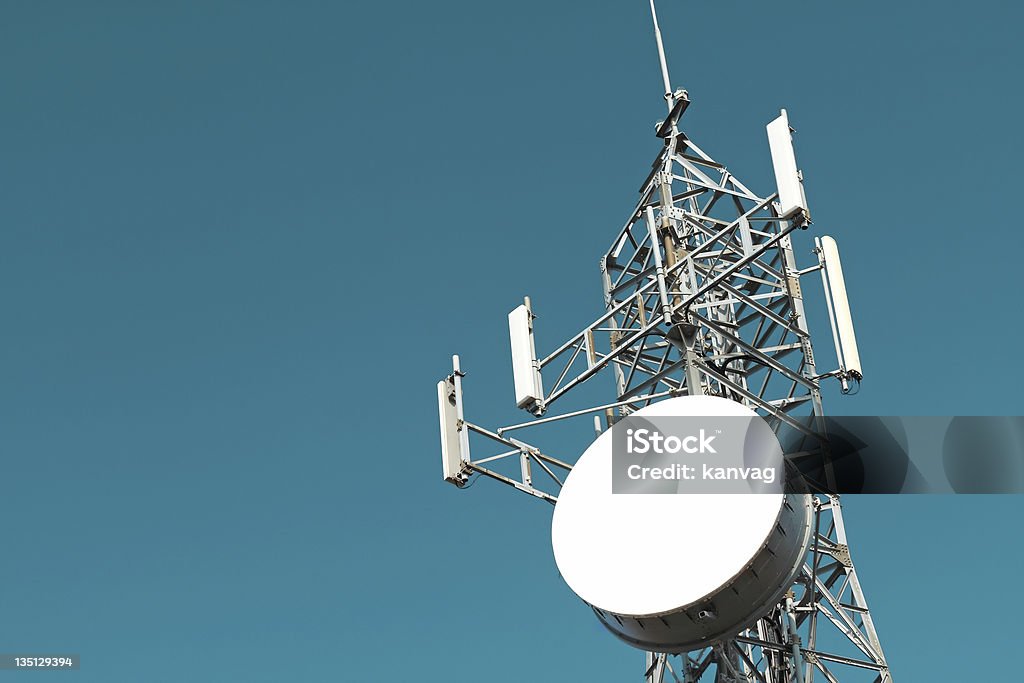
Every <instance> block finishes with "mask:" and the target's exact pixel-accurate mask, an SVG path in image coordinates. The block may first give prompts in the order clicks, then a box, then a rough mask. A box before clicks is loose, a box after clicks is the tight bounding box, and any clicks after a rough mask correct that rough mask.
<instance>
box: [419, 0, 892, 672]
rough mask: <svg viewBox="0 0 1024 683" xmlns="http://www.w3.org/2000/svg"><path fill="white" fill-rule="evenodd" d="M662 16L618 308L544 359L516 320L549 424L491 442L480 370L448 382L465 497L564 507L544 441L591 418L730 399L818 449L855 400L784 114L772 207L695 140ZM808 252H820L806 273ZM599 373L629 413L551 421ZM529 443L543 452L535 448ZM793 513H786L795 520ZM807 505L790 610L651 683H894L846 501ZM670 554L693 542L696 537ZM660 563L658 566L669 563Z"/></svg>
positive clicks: (590, 413)
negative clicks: (511, 496) (799, 252)
mask: <svg viewBox="0 0 1024 683" xmlns="http://www.w3.org/2000/svg"><path fill="white" fill-rule="evenodd" d="M651 15H652V18H653V20H654V33H655V39H656V43H657V48H658V57H659V61H660V66H661V74H662V78H663V81H664V86H665V92H666V94H665V100H666V103H667V108H668V114H667V117H666V118H665V120H664V121H663V122H660V123H659V124H658V126H657V129H656V134H657V137H658V138H660V139H661V140H662V141H663V142H664V145H663V147H662V149H661V151H660V152H659V153H658V155H657V157H656V158H655V160H654V163H653V164H652V169H651V171H650V174H649V175H648V176H647V178H646V179H645V180H644V182H643V184H642V186H641V190H640V199H639V201H638V202H637V204H636V205H635V206H634V208H633V210H632V212H631V213H630V214H629V218H628V220H627V221H626V223H625V225H624V226H623V227H622V229H621V230H620V231H619V233H618V234H617V235H616V236H615V238H614V240H613V241H612V243H611V245H610V247H609V249H608V251H607V253H606V254H605V256H604V257H603V258H602V259H601V276H602V280H603V283H604V303H605V311H604V313H603V314H601V315H600V316H599V317H598V318H597V319H596V320H594V321H593V322H591V323H590V324H589V325H587V326H586V327H584V328H583V329H582V330H580V331H579V332H578V333H577V334H576V335H574V336H573V337H572V338H570V339H568V340H566V341H565V342H564V343H562V344H560V345H559V346H557V347H556V348H555V349H554V350H552V351H551V352H550V353H548V354H547V355H545V356H538V355H537V352H536V344H535V341H534V329H533V328H534V316H533V311H532V305H531V302H530V300H529V299H528V298H527V299H526V300H525V302H524V303H523V304H522V305H521V306H519V307H517V308H516V309H515V310H513V311H512V312H511V313H510V314H509V316H508V318H509V332H510V338H511V347H512V361H513V380H514V388H515V397H516V404H517V406H518V407H519V408H522V409H524V410H525V411H527V412H528V413H530V414H532V418H531V419H529V420H528V421H525V422H519V423H516V424H511V425H507V426H503V427H500V428H497V429H493V430H492V429H487V428H485V427H482V426H479V425H476V424H473V423H472V422H470V421H468V420H467V419H466V416H465V414H464V404H463V373H462V370H461V368H460V366H459V359H458V357H457V356H456V357H454V369H453V372H452V374H451V375H450V376H448V377H447V378H446V379H444V380H442V381H441V382H440V383H439V384H438V403H439V410H440V420H441V446H442V461H443V469H444V478H445V479H446V480H447V481H449V482H451V483H452V484H455V485H456V486H458V487H460V488H461V487H463V486H465V485H466V484H467V482H468V481H469V480H470V479H471V478H472V477H476V476H486V477H490V478H493V479H496V480H498V481H500V482H503V483H505V484H507V485H509V486H511V487H514V488H515V489H517V490H519V491H521V492H524V493H527V494H529V495H531V496H533V497H536V498H539V499H541V500H545V501H548V502H549V503H553V504H556V503H557V500H558V495H559V491H560V489H561V487H562V486H563V484H564V482H565V481H566V477H567V476H568V475H569V473H570V471H571V470H572V468H573V465H572V464H571V463H570V462H569V459H567V458H565V457H556V455H554V454H551V453H549V452H547V451H546V450H545V449H543V448H542V446H541V445H540V444H541V443H542V441H543V438H542V432H544V431H545V430H548V429H552V428H557V426H558V425H559V424H561V422H562V421H564V420H572V419H579V418H583V419H587V418H588V417H591V418H592V419H593V421H594V429H595V431H596V432H597V434H598V435H600V434H601V433H602V432H603V431H604V430H606V429H608V428H609V427H610V426H611V425H613V424H614V423H615V422H616V421H617V420H619V419H621V418H622V417H624V416H627V415H631V414H633V413H634V412H636V411H638V410H641V409H643V408H645V407H646V406H651V405H652V404H655V403H657V402H659V401H661V400H663V399H667V398H672V397H677V396H695V395H704V396H713V397H719V398H725V399H729V400H731V401H735V402H738V403H740V404H742V405H743V406H746V407H747V408H750V409H752V410H754V411H756V413H757V414H758V415H760V416H761V417H763V418H764V419H765V420H766V421H767V422H768V423H769V424H770V425H773V426H775V427H776V428H778V427H782V426H784V427H785V428H786V429H788V430H791V431H792V432H793V433H797V434H800V435H801V436H802V437H803V438H804V440H805V443H807V442H817V443H821V444H824V443H825V441H824V435H823V430H824V421H823V419H821V418H822V416H823V411H822V401H821V392H820V386H821V383H822V382H823V381H837V382H839V383H840V385H841V387H842V389H843V391H844V393H845V392H847V391H848V390H849V388H850V386H851V383H858V382H859V381H860V380H861V378H862V374H861V367H860V359H859V355H858V352H857V344H856V339H855V337H854V332H853V325H852V321H851V317H850V312H849V304H848V302H847V297H846V289H845V283H844V279H843V274H842V268H841V265H840V262H839V253H838V249H837V248H836V243H835V241H834V240H833V239H832V238H830V237H825V236H822V237H818V238H815V239H814V247H813V250H812V249H811V248H810V247H811V245H810V244H809V243H808V241H807V239H806V237H804V235H806V233H805V232H803V231H804V230H806V229H807V228H808V227H809V226H810V213H809V211H808V209H807V202H806V199H805V197H804V190H803V185H802V177H801V175H800V172H799V171H798V170H797V166H796V159H795V155H794V152H793V146H792V137H791V133H792V129H791V128H790V125H789V121H788V118H787V115H786V112H785V110H783V111H782V112H781V115H780V116H779V117H778V118H776V119H775V120H773V121H772V122H770V123H769V124H768V125H767V133H768V140H769V146H770V149H771V156H772V163H773V166H774V171H775V177H776V184H777V189H776V192H775V193H773V194H770V195H768V196H763V197H762V196H759V195H757V194H755V193H754V192H752V191H751V190H750V189H748V188H747V187H746V186H745V185H744V184H743V183H742V182H740V180H739V179H738V178H736V177H735V176H734V175H733V174H732V173H731V172H730V171H729V170H727V169H726V167H725V166H723V165H722V164H720V163H718V162H716V161H715V160H714V159H712V158H711V157H710V156H709V155H708V154H706V153H705V152H704V151H703V150H702V149H701V148H700V147H698V146H697V144H696V143H694V142H693V141H692V140H691V139H690V138H689V137H688V136H687V135H686V134H685V133H683V132H682V131H681V130H680V121H681V119H682V117H683V114H684V113H685V111H686V109H687V107H688V106H689V104H690V100H689V98H688V95H687V93H686V91H685V90H681V89H680V90H673V89H672V86H671V81H670V79H669V73H668V66H667V61H666V58H665V51H664V47H663V43H662V38H661V30H660V28H659V26H658V19H657V14H656V12H655V8H654V3H653V0H651ZM794 241H796V242H798V243H801V242H802V243H803V244H805V245H806V248H807V251H806V252H803V253H808V252H810V253H813V254H815V256H816V258H815V260H814V261H813V262H812V263H811V264H809V265H808V266H807V267H804V268H802V269H801V268H800V266H799V265H798V263H797V259H796V256H795V254H794ZM808 277H813V278H814V279H817V278H819V277H820V279H821V282H822V285H823V287H824V292H825V301H826V306H827V314H828V315H829V320H830V323H831V326H832V332H833V338H834V343H835V350H836V356H837V361H838V363H837V367H836V368H835V369H833V370H829V371H826V372H821V371H820V369H819V364H818V363H816V361H815V356H814V351H813V348H812V345H811V337H810V333H809V331H808V327H807V318H806V315H805V311H804V299H803V295H802V287H806V286H807V282H806V279H807V278H808ZM597 375H605V376H610V377H611V378H612V379H613V381H614V386H615V389H616V393H615V395H614V397H611V398H612V400H609V401H607V402H604V403H601V404H599V405H586V406H585V407H582V408H579V409H576V408H571V409H570V410H568V411H567V412H562V413H559V414H549V411H550V410H551V409H552V408H553V407H554V406H555V404H562V403H563V399H564V398H565V397H566V396H569V395H574V396H576V395H578V394H579V392H576V393H574V390H576V389H577V388H578V387H579V386H580V385H581V384H583V383H584V382H587V381H588V380H591V379H592V378H594V377H595V376H597ZM565 403H568V401H565ZM527 430H529V431H530V437H529V438H530V440H529V441H527V440H525V438H526V437H524V438H518V437H519V436H521V435H522V434H523V432H524V431H527ZM534 434H536V437H535V436H534ZM470 435H473V441H474V444H475V445H474V448H473V452H474V453H475V452H476V450H477V449H478V448H479V447H480V445H485V446H487V447H488V448H487V454H486V455H485V456H483V457H479V458H474V457H473V456H471V449H470ZM825 478H826V479H829V477H828V473H827V472H826V473H825ZM793 500H795V499H790V500H789V501H788V502H786V507H788V508H790V509H791V510H792V509H793V506H792V505H790V503H791V502H792V501H793ZM801 500H803V501H805V502H806V508H807V510H808V512H807V516H806V522H805V523H804V527H806V533H805V535H804V536H803V537H802V538H803V541H802V545H799V546H798V547H796V552H798V553H799V554H798V555H796V557H797V558H798V559H797V564H796V565H795V566H794V571H793V572H791V573H790V575H791V576H792V580H790V581H788V583H787V584H786V585H780V586H779V587H778V588H779V590H778V591H777V592H776V593H775V594H774V595H779V594H781V596H782V597H781V598H778V599H774V596H773V600H774V602H771V603H770V604H765V605H763V607H762V608H760V614H759V615H758V616H756V617H755V618H754V619H752V620H751V619H745V620H744V621H743V623H736V624H735V626H734V628H733V627H731V626H730V624H729V623H728V622H727V623H724V624H723V623H719V624H718V625H717V626H716V628H717V629H718V631H714V629H710V630H709V629H708V628H705V629H704V631H703V632H709V633H710V632H712V631H714V632H716V633H717V632H721V629H722V627H723V626H724V628H725V629H726V631H727V632H728V635H727V636H724V637H718V636H716V637H713V638H709V639H708V640H707V642H701V643H699V645H698V646H696V647H693V648H692V649H688V650H686V651H676V650H673V649H671V648H656V647H653V646H651V647H650V648H649V649H650V650H651V651H648V652H646V668H645V672H644V676H645V681H646V682H647V683H663V682H665V681H676V682H678V683H696V682H697V681H712V680H713V681H715V682H716V683H738V682H740V681H744V682H747V681H759V682H760V683H789V682H796V683H812V681H814V680H819V681H827V682H828V683H837V682H840V681H841V682H843V683H847V682H848V681H866V682H868V681H876V682H878V683H889V682H890V681H891V680H892V679H891V677H890V674H889V669H888V665H887V664H886V660H885V656H884V654H883V652H882V646H881V644H880V643H879V639H878V635H877V634H876V632H875V627H874V623H873V621H872V618H871V613H870V612H869V610H868V605H867V602H866V600H865V597H864V591H863V590H862V588H861V585H860V581H859V579H858V576H857V572H856V568H855V566H854V563H853V560H852V556H851V553H850V547H849V543H848V541H847V537H846V530H845V527H844V524H843V514H842V508H841V506H840V500H839V496H838V495H834V494H829V493H816V494H813V495H807V496H805V497H804V498H803V499H801ZM798 507H799V506H798ZM669 542H671V543H677V544H679V543H681V544H686V543H687V538H686V536H685V535H681V537H680V538H675V539H666V543H669ZM792 542H796V543H800V541H791V543H792ZM688 550H689V551H690V553H691V555H692V557H693V558H694V561H695V562H700V561H702V559H701V547H692V548H689V549H688ZM768 550H769V551H770V548H769V549H768ZM801 558H802V559H801ZM650 561H651V562H657V561H658V559H657V553H654V554H652V556H651V559H650ZM750 575H752V577H751V576H750ZM744 579H749V580H752V581H754V580H761V581H763V580H765V579H764V578H763V577H761V576H759V575H758V574H757V573H756V569H755V567H754V561H753V560H751V563H750V564H749V566H748V567H747V568H745V569H744V576H738V577H733V578H732V579H730V582H731V583H729V582H727V583H725V584H724V587H723V588H722V589H721V590H722V591H725V590H726V589H729V588H731V587H733V588H734V586H735V584H736V582H739V581H742V580H744ZM736 594H737V595H739V594H740V593H739V592H738V591H737V592H736ZM695 604H696V603H695ZM701 604H702V605H703V606H702V607H701V608H700V609H699V610H698V609H688V608H681V609H680V612H679V615H678V617H670V618H672V619H675V618H678V619H680V620H683V621H688V622H692V623H690V624H689V625H688V628H691V629H701V628H704V627H707V626H708V623H710V621H712V620H714V619H716V618H719V617H720V616H721V618H723V619H724V618H725V616H724V615H719V614H717V613H716V610H715V608H714V607H713V606H710V607H708V605H711V604H712V603H711V602H709V601H708V600H705V601H704V602H703V603H701ZM592 607H593V606H592ZM594 612H595V614H597V616H598V618H600V619H601V620H602V622H603V623H605V625H606V626H608V627H609V630H611V631H612V632H613V633H615V634H616V635H618V636H619V637H620V638H623V639H624V640H627V642H630V643H631V644H633V645H635V646H638V647H639V646H640V645H638V643H642V642H644V638H643V637H640V638H639V639H632V640H630V639H628V638H626V637H624V636H623V634H624V633H643V632H644V629H646V628H649V627H650V625H651V624H652V623H654V622H653V620H655V619H659V618H660V619H661V621H662V623H663V624H664V627H665V628H666V629H669V630H671V628H674V626H672V625H671V624H670V622H669V621H666V618H661V617H657V615H654V616H652V617H650V618H647V617H643V618H636V619H632V618H631V617H624V616H622V615H616V614H607V613H603V612H602V611H601V610H599V609H597V608H596V607H594ZM632 622H636V623H632ZM654 625H655V626H656V627H657V628H659V629H660V628H662V624H654ZM729 628H732V630H728V629H729ZM659 649H665V650H667V651H655V650H659Z"/></svg>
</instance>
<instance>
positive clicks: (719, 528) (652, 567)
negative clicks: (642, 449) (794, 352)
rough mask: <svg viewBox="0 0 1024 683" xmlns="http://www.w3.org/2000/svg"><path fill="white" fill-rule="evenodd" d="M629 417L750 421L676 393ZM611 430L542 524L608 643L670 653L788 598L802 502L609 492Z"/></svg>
mask: <svg viewBox="0 0 1024 683" xmlns="http://www.w3.org/2000/svg"><path fill="white" fill-rule="evenodd" d="M633 415H634V416H637V417H667V416H708V417H717V416H739V417H748V416H754V415H755V413H754V412H753V411H752V410H750V409H749V408H747V407H746V406H743V405H741V404H739V403H736V402H735V401H730V400H728V399H724V398H717V397H713V396H684V397H679V398H672V399H667V400H664V401H661V402H659V403H655V404H653V405H651V406H648V407H646V408H644V409H642V410H639V411H637V412H635V413H633ZM612 471H613V468H612V431H611V430H607V431H605V432H604V433H603V434H601V436H600V437H598V439H597V440H596V441H594V443H593V444H591V446H590V447H589V448H588V449H587V450H586V452H585V453H584V454H583V455H582V456H581V457H580V459H579V461H578V462H577V463H576V465H575V466H574V467H573V469H572V471H571V472H570V473H569V475H568V477H567V479H566V481H565V484H564V485H563V486H562V489H561V493H560V494H559V496H558V502H557V504H556V505H555V512H554V517H553V519H552V523H551V543H552V548H553V550H554V555H555V563H556V564H557V565H558V570H559V572H560V573H561V575H562V578H563V579H564V580H565V582H566V583H567V584H568V585H569V588H571V589H572V590H573V592H574V593H576V595H578V596H579V597H580V598H581V599H582V600H583V601H584V602H586V603H587V604H588V605H590V606H591V607H592V608H593V610H594V613H595V614H596V615H597V617H598V618H599V619H600V620H601V622H602V623H603V624H604V625H605V626H606V627H607V628H608V629H609V630H610V631H611V632H612V633H614V634H615V635H616V636H618V637H619V638H621V639H622V640H624V641H625V642H627V643H629V644H630V645H633V646H635V647H638V648H642V649H645V650H652V651H656V652H682V651H687V650H692V649H695V648H698V647H702V646H704V645H707V644H709V643H713V642H717V641H719V640H721V639H724V638H728V637H730V636H733V635H735V634H736V633H737V632H739V631H741V630H742V629H743V628H745V627H747V626H749V625H750V624H751V623H752V622H754V621H756V620H757V619H758V618H759V617H761V616H763V615H764V614H765V613H767V612H768V611H769V610H771V609H772V608H773V607H774V606H775V605H776V604H777V603H778V602H779V600H781V599H782V597H783V595H784V594H785V592H786V591H787V590H789V588H790V586H791V584H792V581H793V578H794V577H795V576H796V574H797V572H798V571H799V569H800V566H801V564H802V562H803V558H804V554H805V552H806V551H807V547H808V543H809V541H810V532H811V519H812V512H813V510H812V499H811V496H809V495H803V494H782V493H756V494H755V493H747V494H743V493H737V494H686V493H677V494H668V495H654V494H621V493H620V494H613V493H612Z"/></svg>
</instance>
